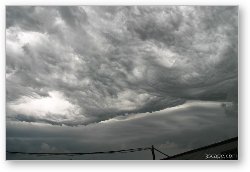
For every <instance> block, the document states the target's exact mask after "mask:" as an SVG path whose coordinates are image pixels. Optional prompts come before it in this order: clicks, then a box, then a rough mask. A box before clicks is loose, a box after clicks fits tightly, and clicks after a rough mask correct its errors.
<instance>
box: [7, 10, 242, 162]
mask: <svg viewBox="0 0 250 172" xmlns="http://www.w3.org/2000/svg"><path fill="white" fill-rule="evenodd" d="M237 40H238V8H237V7H223V6H221V7H198V6H197V7H193V6H137V7H136V6H129V7H125V6H117V7H116V6H112V7H108V6H107V7H105V6H102V7H98V6H82V7H80V6H79V7H78V6H74V7H15V6H8V7H6V91H7V94H6V95H7V100H6V101H7V102H6V103H7V105H6V112H7V116H6V120H7V150H10V151H24V152H25V151H26V152H81V151H83V152H90V151H106V150H113V149H125V148H133V147H144V146H146V147H147V146H150V145H152V144H154V145H156V146H157V147H158V148H159V149H161V150H164V151H165V152H166V153H169V154H175V153H179V152H183V151H185V150H189V149H194V148H197V147H199V146H203V145H207V144H210V143H213V142H216V141H220V140H224V139H227V138H230V137H234V136H237V127H238V126H237V107H238V100H237V96H238V94H237V82H238V75H237V73H238V68H237V66H238V41H237ZM17 143H18V144H17ZM14 158H18V157H14ZM19 158H25V157H19ZM34 158H36V157H34ZM47 158H48V157H47ZM60 158H63V157H60ZM77 158H80V159H82V158H83V159H84V158H86V159H89V158H92V159H150V158H151V156H150V153H149V152H145V153H139V154H137V155H135V154H128V155H109V156H105V157H104V156H103V157H101V156H93V157H77Z"/></svg>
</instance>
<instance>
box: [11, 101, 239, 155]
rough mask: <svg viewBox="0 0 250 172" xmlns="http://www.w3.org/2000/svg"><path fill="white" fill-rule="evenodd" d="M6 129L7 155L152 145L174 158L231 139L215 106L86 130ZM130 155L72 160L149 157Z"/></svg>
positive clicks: (230, 124)
mask: <svg viewBox="0 0 250 172" xmlns="http://www.w3.org/2000/svg"><path fill="white" fill-rule="evenodd" d="M7 127H8V130H7V136H8V137H7V150H12V151H24V152H92V151H93V152H95V151H109V150H119V149H129V148H136V147H148V146H151V145H155V147H156V148H158V149H160V150H161V151H163V152H165V153H167V154H169V155H174V154H176V153H180V152H183V151H187V150H190V149H194V148H198V147H201V146H205V145H208V144H211V143H214V142H217V141H221V140H224V139H228V138H231V137H234V136H235V135H237V123H235V119H234V118H231V117H227V115H226V114H225V113H224V111H223V108H222V107H221V104H220V103H218V102H199V101H195V102H188V103H186V104H184V105H180V106H179V108H169V109H165V110H163V111H159V112H154V113H153V114H151V115H150V114H149V113H146V114H137V115H130V116H129V117H126V118H125V119H119V118H115V119H111V120H109V121H106V122H103V123H99V124H90V125H87V126H79V127H68V126H62V127H60V126H50V125H43V124H37V123H36V124H31V123H26V122H23V123H20V122H19V123H16V122H8V123H7ZM16 142H18V143H19V144H18V145H17V144H16ZM132 155H133V156H131V155H129V154H126V155H124V154H112V155H107V156H100V155H97V156H88V155H86V156H81V157H72V158H78V159H94V158H96V159H151V154H150V152H149V151H145V152H142V154H138V155H137V153H133V154H132ZM22 158H24V157H22ZM28 158H30V157H28ZM36 158H45V159H47V158H48V159H49V158H51V159H53V158H55V157H34V159H36ZM56 158H58V157H56ZM60 158H61V159H64V158H66V159H67V158H68V157H59V159H60ZM157 158H159V155H158V154H157Z"/></svg>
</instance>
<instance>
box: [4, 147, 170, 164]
mask: <svg viewBox="0 0 250 172" xmlns="http://www.w3.org/2000/svg"><path fill="white" fill-rule="evenodd" d="M145 150H151V152H152V156H153V160H155V153H154V150H156V151H157V152H159V153H161V154H163V155H165V156H167V157H169V155H167V154H165V153H163V152H161V151H160V150H158V149H156V148H154V146H153V145H152V147H144V148H134V149H123V150H114V151H105V152H70V153H69V152H65V153H62V152H58V153H56V152H53V153H52V152H46V153H44V152H40V153H38V152H15V151H6V152H7V153H10V154H23V155H37V156H49V155H67V156H76V155H92V154H113V153H130V152H139V151H145Z"/></svg>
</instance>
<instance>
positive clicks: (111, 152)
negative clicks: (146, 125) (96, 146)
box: [7, 147, 151, 155]
mask: <svg viewBox="0 0 250 172" xmlns="http://www.w3.org/2000/svg"><path fill="white" fill-rule="evenodd" d="M144 150H151V148H149V147H146V148H135V149H124V150H115V151H106V152H81V153H79V152H75V153H62V152H60V153H51V152H50V153H37V152H12V151H7V153H11V154H26V155H91V154H113V153H129V152H137V151H144Z"/></svg>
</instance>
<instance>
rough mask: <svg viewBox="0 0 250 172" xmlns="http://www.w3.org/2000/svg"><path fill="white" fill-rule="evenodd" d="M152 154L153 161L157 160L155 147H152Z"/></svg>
mask: <svg viewBox="0 0 250 172" xmlns="http://www.w3.org/2000/svg"><path fill="white" fill-rule="evenodd" d="M151 152H152V156H153V160H155V148H154V145H152V147H151Z"/></svg>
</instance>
